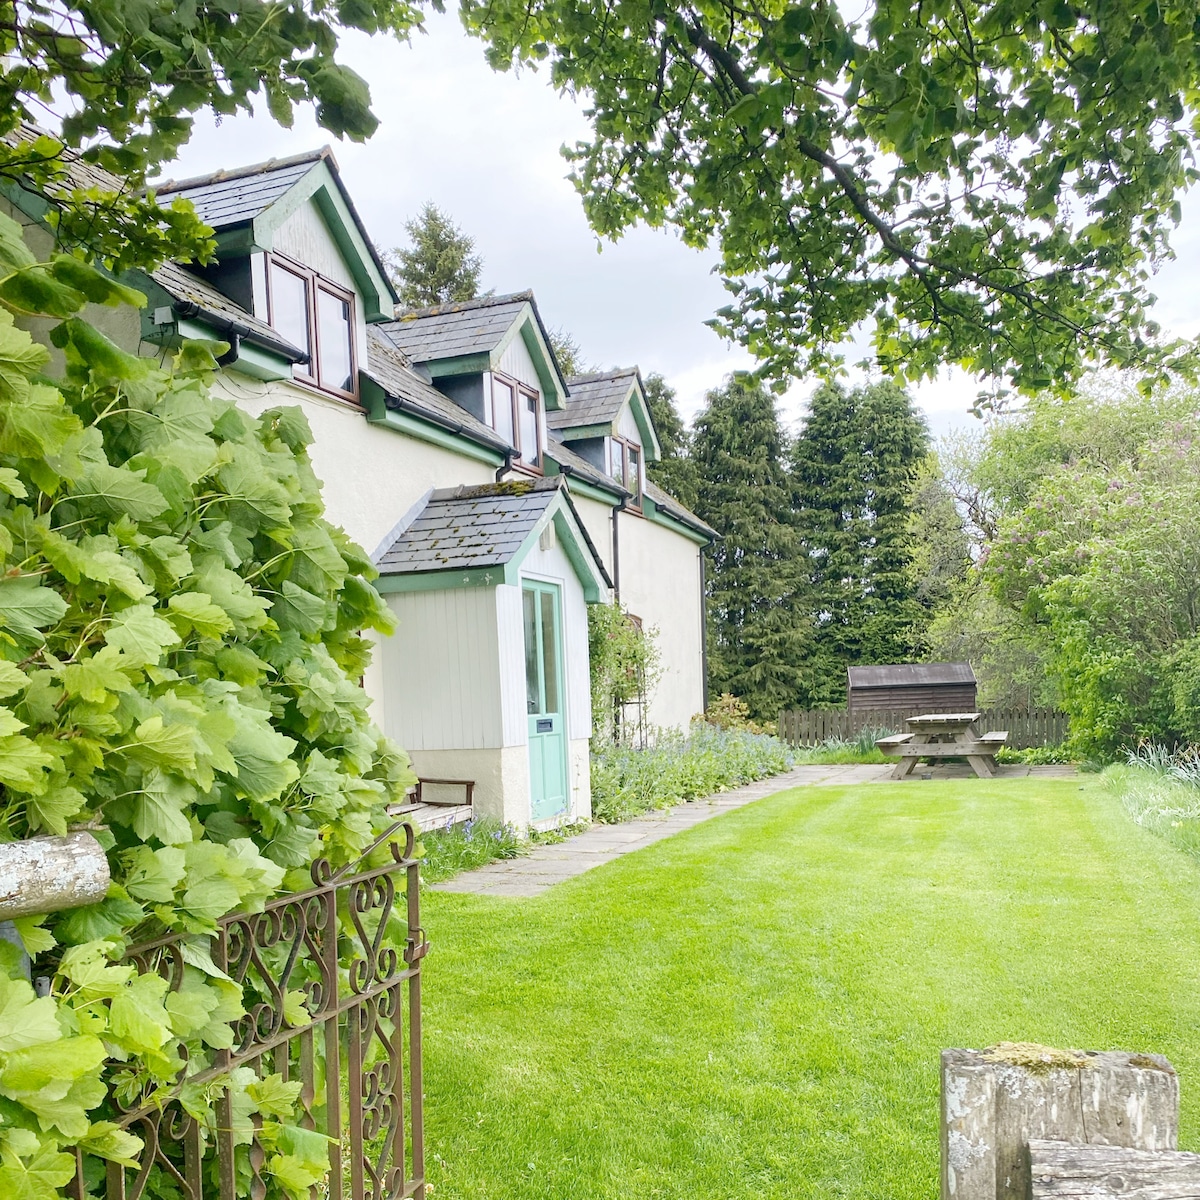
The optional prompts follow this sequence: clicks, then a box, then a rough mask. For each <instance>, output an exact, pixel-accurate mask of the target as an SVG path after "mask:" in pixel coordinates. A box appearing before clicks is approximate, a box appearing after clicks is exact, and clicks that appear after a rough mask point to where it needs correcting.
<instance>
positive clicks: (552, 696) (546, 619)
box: [538, 592, 562, 713]
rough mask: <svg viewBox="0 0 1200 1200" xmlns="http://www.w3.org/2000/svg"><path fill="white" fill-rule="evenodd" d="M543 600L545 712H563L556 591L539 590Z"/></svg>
mask: <svg viewBox="0 0 1200 1200" xmlns="http://www.w3.org/2000/svg"><path fill="white" fill-rule="evenodd" d="M538 596H539V598H540V599H541V602H542V661H543V663H544V664H545V670H546V679H545V684H546V689H545V693H544V694H545V697H546V707H545V708H544V709H542V711H543V712H548V713H557V712H562V709H561V708H560V707H559V704H558V624H557V622H556V621H555V619H554V617H555V613H554V593H553V592H539V593H538Z"/></svg>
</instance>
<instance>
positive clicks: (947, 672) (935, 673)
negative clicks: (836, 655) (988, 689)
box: [846, 662, 975, 688]
mask: <svg viewBox="0 0 1200 1200" xmlns="http://www.w3.org/2000/svg"><path fill="white" fill-rule="evenodd" d="M846 674H847V675H848V676H849V679H850V686H851V687H852V688H877V687H928V686H930V685H931V684H939V683H974V682H975V672H974V671H972V670H971V664H970V663H965V662H954V663H894V664H891V665H888V666H878V667H847V668H846Z"/></svg>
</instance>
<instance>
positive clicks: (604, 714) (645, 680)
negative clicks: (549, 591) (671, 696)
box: [588, 604, 660, 742]
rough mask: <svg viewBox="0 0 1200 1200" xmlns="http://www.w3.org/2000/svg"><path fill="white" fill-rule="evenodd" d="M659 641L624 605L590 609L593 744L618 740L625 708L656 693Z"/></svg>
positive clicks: (589, 653)
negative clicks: (622, 713) (653, 692)
mask: <svg viewBox="0 0 1200 1200" xmlns="http://www.w3.org/2000/svg"><path fill="white" fill-rule="evenodd" d="M657 637H658V633H657V630H654V629H644V628H643V627H642V626H641V624H639V622H637V621H636V620H634V618H633V617H631V616H630V615H629V614H628V613H627V612H624V611H623V610H622V609H621V607H620V605H617V604H589V605H588V659H589V669H590V672H591V692H592V721H593V724H594V727H595V732H594V735H593V740H594V741H597V742H611V741H613V740H614V739H615V738H616V737H617V736H619V734H620V732H621V730H620V724H621V712H622V711H623V709H624V707H625V705H627V704H631V703H632V702H633V701H635V700H638V699H642V698H645V697H646V696H648V695H649V694H650V692H652V691H653V689H654V685H655V684H656V683H657V682H658V676H659V657H660V656H659V650H658V645H657Z"/></svg>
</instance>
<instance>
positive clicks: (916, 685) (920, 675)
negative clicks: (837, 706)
mask: <svg viewBox="0 0 1200 1200" xmlns="http://www.w3.org/2000/svg"><path fill="white" fill-rule="evenodd" d="M846 676H847V692H848V697H849V704H848V707H849V709H850V711H851V712H870V711H881V710H887V711H891V712H912V713H914V714H915V713H923V712H974V711H975V672H974V671H972V670H971V664H970V663H965V662H956V663H894V664H891V665H888V666H879V667H847V668H846Z"/></svg>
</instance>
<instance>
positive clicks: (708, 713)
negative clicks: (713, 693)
mask: <svg viewBox="0 0 1200 1200" xmlns="http://www.w3.org/2000/svg"><path fill="white" fill-rule="evenodd" d="M703 720H704V723H705V724H706V725H713V726H715V727H716V728H717V729H736V730H742V731H744V732H746V733H767V734H770V733H772V732H773V731H772V729H771V728H769V727H768V726H767V725H763V724H761V723H760V722H758V721H756V720H754V718H753V717H751V716H750V706H749V705H748V704H747V703H746V702H745V700H742V699H741V698H739V697H738V696H734V695H733V694H732V693H730V692H722V693H721V694H720V695H719V696H718V697H717V698H716V699H715V700H713V701H710V703H709V705H708V708H707V709H705V710H704V717H703Z"/></svg>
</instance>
